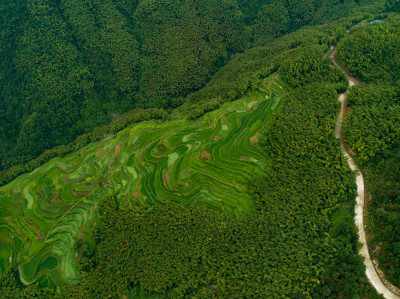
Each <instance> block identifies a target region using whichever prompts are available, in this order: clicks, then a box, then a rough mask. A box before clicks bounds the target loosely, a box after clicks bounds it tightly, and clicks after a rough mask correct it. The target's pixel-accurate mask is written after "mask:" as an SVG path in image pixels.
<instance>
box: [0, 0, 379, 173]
mask: <svg viewBox="0 0 400 299" xmlns="http://www.w3.org/2000/svg"><path fill="white" fill-rule="evenodd" d="M319 2H321V3H319ZM342 2H343V1H342ZM379 2H380V0H369V1H367V2H366V3H365V4H363V6H362V7H364V6H365V7H367V6H368V7H369V5H376V6H377V4H379ZM264 5H266V6H264ZM359 10H361V6H360V5H359V4H357V3H356V1H353V0H349V1H344V3H341V1H332V0H324V1H318V4H317V3H316V2H315V1H311V0H303V1H286V3H285V1H283V2H282V1H272V2H271V3H269V4H267V3H265V1H236V0H224V1H217V0H196V1H194V0H190V1H188V0H185V1H182V0H168V1H158V2H157V1H153V0H145V1H136V0H113V1H112V0H108V1H101V0H90V1H81V0H57V1H56V0H20V1H17V2H15V1H14V0H4V1H2V2H1V4H0V13H1V18H0V34H1V39H0V58H1V59H0V142H1V146H0V169H1V170H3V169H8V168H10V167H12V166H17V167H19V168H25V165H24V164H25V163H26V162H28V161H30V160H32V159H35V158H37V157H38V156H39V155H40V154H42V153H43V152H44V151H45V150H48V149H51V148H53V147H55V146H59V145H66V144H68V143H70V142H72V141H73V140H74V139H75V138H76V137H77V136H79V135H81V134H85V133H88V132H90V131H92V130H93V129H94V128H96V127H98V126H101V125H105V124H108V123H110V122H111V121H113V120H115V119H118V118H119V117H120V116H121V115H122V114H124V113H125V112H127V111H129V110H133V109H136V108H168V107H169V106H172V107H174V106H176V105H178V104H180V103H182V102H183V100H182V99H183V98H185V97H186V96H188V95H189V94H190V93H192V92H193V91H197V90H200V89H201V88H202V87H203V86H204V85H205V84H206V83H207V82H209V80H210V79H211V78H212V76H213V74H214V73H215V72H217V71H218V70H219V69H220V68H221V67H222V66H224V65H225V64H226V63H227V62H228V61H229V60H230V59H231V58H232V57H233V55H234V54H235V53H239V52H242V51H244V50H245V49H248V48H249V47H251V46H252V45H253V44H265V43H266V42H270V41H271V40H273V39H274V38H276V37H278V36H281V35H283V34H286V33H288V32H291V31H293V30H295V29H298V28H299V27H300V26H304V25H308V24H317V23H318V24H319V23H324V22H326V20H328V19H336V18H337V17H338V16H352V15H355V12H356V11H359ZM371 10H372V9H370V11H369V12H371ZM373 10H376V9H375V8H374V9H373Z"/></svg>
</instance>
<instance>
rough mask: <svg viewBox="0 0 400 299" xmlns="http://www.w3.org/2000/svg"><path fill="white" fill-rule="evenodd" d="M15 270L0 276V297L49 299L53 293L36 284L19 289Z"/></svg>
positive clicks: (7, 298) (8, 298)
mask: <svg viewBox="0 0 400 299" xmlns="http://www.w3.org/2000/svg"><path fill="white" fill-rule="evenodd" d="M17 275H18V274H17V271H16V270H14V271H13V270H8V271H6V272H5V273H3V274H2V276H0V295H1V298H4V299H15V298H23V299H25V298H26V299H29V298H51V297H52V296H53V295H54V293H55V291H54V290H51V289H48V288H42V287H40V286H39V284H38V283H35V284H32V285H30V286H29V287H26V288H24V289H21V285H20V283H19V282H18V279H17Z"/></svg>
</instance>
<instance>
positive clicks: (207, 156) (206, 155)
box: [201, 151, 211, 162]
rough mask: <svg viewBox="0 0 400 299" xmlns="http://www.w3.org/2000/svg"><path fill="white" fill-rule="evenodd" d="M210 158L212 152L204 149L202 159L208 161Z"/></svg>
mask: <svg viewBox="0 0 400 299" xmlns="http://www.w3.org/2000/svg"><path fill="white" fill-rule="evenodd" d="M210 159H211V154H210V153H209V152H207V151H204V152H202V153H201V160H203V162H207V161H208V160H210Z"/></svg>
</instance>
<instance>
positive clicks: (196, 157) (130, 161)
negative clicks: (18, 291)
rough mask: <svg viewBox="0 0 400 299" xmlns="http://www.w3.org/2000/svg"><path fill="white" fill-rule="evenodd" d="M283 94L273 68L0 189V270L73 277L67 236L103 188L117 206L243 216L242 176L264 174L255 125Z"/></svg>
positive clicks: (249, 198) (248, 204) (26, 276)
mask: <svg viewBox="0 0 400 299" xmlns="http://www.w3.org/2000/svg"><path fill="white" fill-rule="evenodd" d="M285 94H286V89H285V87H284V86H283V84H282V82H280V81H279V79H278V78H277V75H276V74H275V75H273V76H271V77H270V78H268V79H266V80H264V81H263V83H262V84H261V85H260V89H259V90H257V91H251V92H249V93H248V94H247V95H246V96H244V97H243V98H242V99H240V100H237V101H234V102H230V103H226V104H224V105H223V106H222V107H221V108H220V109H218V110H216V111H213V112H210V113H207V114H206V115H204V116H203V117H201V118H200V119H197V120H194V121H187V120H176V121H170V122H164V123H162V122H157V121H146V122H142V123H139V124H137V125H134V126H132V127H130V128H127V129H125V130H123V131H121V132H119V133H118V134H117V135H116V136H109V137H107V138H105V139H104V140H102V141H101V142H96V143H93V144H90V145H89V146H87V147H85V148H83V149H81V150H79V151H78V152H76V153H73V154H71V155H68V156H66V157H64V158H56V159H53V160H51V161H49V162H48V163H46V164H45V165H43V166H42V167H39V168H37V169H36V170H35V171H33V172H32V173H30V174H25V175H22V176H20V177H18V178H17V179H15V180H14V181H13V182H11V183H9V184H7V185H5V186H3V187H1V188H0V202H1V206H0V240H1V241H0V270H1V272H3V271H4V269H5V268H6V266H7V265H8V264H12V265H15V266H18V270H19V274H20V279H21V281H22V282H23V283H24V284H29V283H31V282H33V281H37V280H39V281H41V282H42V283H44V284H48V285H50V286H51V285H62V284H64V283H65V282H71V281H75V280H79V276H78V274H77V269H76V266H75V265H76V262H75V257H74V252H73V246H74V242H75V240H76V238H77V236H78V235H79V234H81V233H82V231H83V230H84V229H85V227H86V225H87V224H89V223H90V221H93V219H94V215H96V208H97V205H98V203H99V201H100V200H101V199H102V198H103V197H104V196H105V195H107V194H110V193H112V194H115V193H116V194H117V195H118V198H119V204H120V205H126V204H132V203H134V204H138V205H156V204H160V203H162V202H164V201H169V200H175V201H180V202H183V203H185V204H188V205H190V204H196V203H198V202H202V203H205V204H207V205H209V206H211V207H214V208H216V209H220V210H223V211H226V212H228V213H231V214H234V215H243V214H245V213H248V212H249V211H251V209H252V208H253V197H254V195H252V194H251V190H249V187H248V181H249V179H250V178H251V177H253V176H254V175H255V174H261V173H263V172H264V171H268V161H267V160H266V158H265V156H264V155H263V154H262V151H261V150H260V148H259V145H258V135H257V134H258V130H259V129H260V127H261V125H262V124H265V122H266V121H267V120H268V119H270V118H271V116H272V115H273V112H274V111H275V110H276V109H277V108H278V107H279V105H280V103H281V99H282V98H283V97H284V96H285Z"/></svg>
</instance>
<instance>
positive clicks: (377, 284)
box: [331, 48, 400, 299]
mask: <svg viewBox="0 0 400 299" xmlns="http://www.w3.org/2000/svg"><path fill="white" fill-rule="evenodd" d="M332 50H333V52H332V54H331V58H332V61H333V64H334V65H335V67H337V68H338V69H340V70H341V71H343V72H344V73H345V74H346V76H347V79H348V80H349V84H350V86H353V85H357V84H358V83H360V80H358V79H357V78H355V77H353V76H351V74H350V73H349V71H348V70H347V69H346V68H344V67H343V66H342V65H341V64H340V63H339V62H338V61H337V60H336V57H335V55H336V51H335V50H334V49H333V48H332ZM339 100H340V102H341V109H340V113H339V117H338V119H337V122H336V128H335V133H336V138H337V139H340V141H341V147H342V152H343V154H344V155H345V156H346V158H347V159H348V160H347V162H348V164H349V166H350V168H351V170H353V171H354V172H355V173H356V183H357V197H356V206H355V223H356V225H357V228H358V239H359V242H360V243H362V245H363V246H362V248H361V249H360V254H361V255H362V256H363V257H364V264H365V266H366V274H367V277H368V280H369V281H370V283H371V284H372V285H373V287H374V288H375V289H376V291H377V292H378V293H380V294H382V295H383V296H384V297H385V298H387V299H397V298H400V290H399V289H398V288H396V287H395V286H394V285H392V284H391V283H390V282H388V281H387V280H386V279H385V278H384V275H383V273H382V271H381V270H380V269H379V266H378V263H377V261H376V260H371V257H370V254H369V251H368V244H367V239H366V234H365V220H364V211H365V191H364V178H363V175H362V173H361V171H360V170H359V168H358V167H357V165H356V163H355V162H354V159H353V158H352V157H351V155H350V154H349V153H348V151H347V150H346V147H345V143H344V138H343V133H342V125H341V124H342V120H343V117H344V111H345V109H346V102H347V92H345V93H342V94H341V95H340V96H339Z"/></svg>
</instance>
